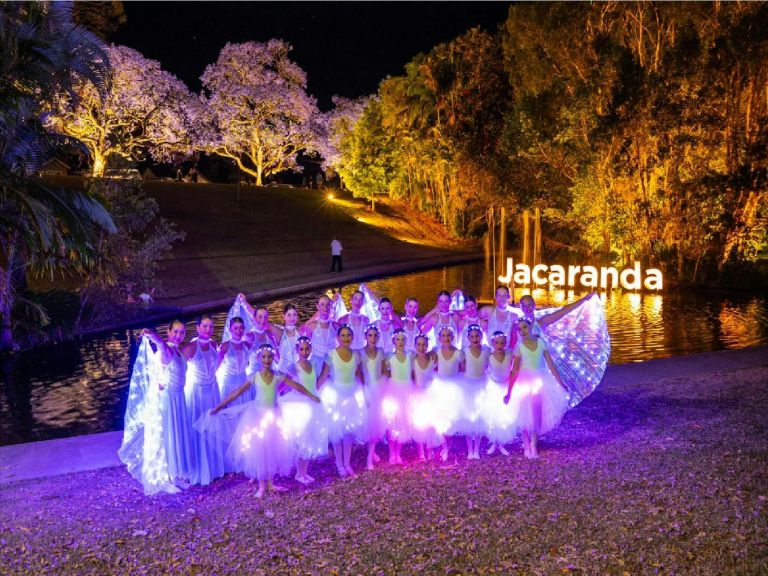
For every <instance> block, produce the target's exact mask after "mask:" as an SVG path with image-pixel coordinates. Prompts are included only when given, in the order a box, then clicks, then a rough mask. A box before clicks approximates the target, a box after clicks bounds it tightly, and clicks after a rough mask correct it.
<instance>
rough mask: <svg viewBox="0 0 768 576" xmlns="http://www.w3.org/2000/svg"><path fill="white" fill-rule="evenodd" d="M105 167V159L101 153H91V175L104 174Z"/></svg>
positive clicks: (99, 176)
mask: <svg viewBox="0 0 768 576" xmlns="http://www.w3.org/2000/svg"><path fill="white" fill-rule="evenodd" d="M106 169H107V159H106V158H105V157H104V155H103V154H101V153H99V152H94V153H93V172H92V174H93V176H94V177H95V178H101V177H102V176H104V172H105V171H106Z"/></svg>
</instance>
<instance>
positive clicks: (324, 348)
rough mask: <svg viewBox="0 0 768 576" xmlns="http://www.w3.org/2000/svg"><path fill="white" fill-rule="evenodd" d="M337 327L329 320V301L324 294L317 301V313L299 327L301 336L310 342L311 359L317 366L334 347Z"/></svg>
mask: <svg viewBox="0 0 768 576" xmlns="http://www.w3.org/2000/svg"><path fill="white" fill-rule="evenodd" d="M336 331H337V326H336V324H335V323H334V322H333V321H332V320H331V299H330V298H328V296H326V295H325V294H322V295H320V297H319V298H318V299H317V312H316V313H315V315H314V316H313V318H312V319H310V320H308V321H307V323H306V324H304V326H302V327H301V335H302V336H306V337H307V338H309V339H310V340H311V341H312V358H313V360H317V362H318V363H319V364H322V362H323V361H324V360H325V355H326V354H327V353H328V351H329V350H332V349H333V348H335V347H336Z"/></svg>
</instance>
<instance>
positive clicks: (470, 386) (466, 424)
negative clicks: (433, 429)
mask: <svg viewBox="0 0 768 576" xmlns="http://www.w3.org/2000/svg"><path fill="white" fill-rule="evenodd" d="M467 334H468V337H469V347H468V348H466V349H465V350H463V352H464V363H465V369H464V379H463V380H464V418H462V424H463V425H462V428H463V430H464V433H465V434H466V438H467V459H468V460H479V459H480V441H481V440H482V438H483V431H484V430H483V429H484V424H485V423H484V422H483V418H482V409H483V397H484V395H485V386H486V384H487V382H486V376H485V370H486V367H487V365H488V349H487V348H485V347H484V346H483V330H482V328H480V326H479V325H477V324H473V325H471V326H470V327H469V330H468V331H467Z"/></svg>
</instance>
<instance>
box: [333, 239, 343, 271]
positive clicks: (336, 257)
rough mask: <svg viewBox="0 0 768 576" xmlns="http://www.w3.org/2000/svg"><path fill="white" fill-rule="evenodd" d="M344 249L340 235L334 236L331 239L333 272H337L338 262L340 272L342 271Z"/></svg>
mask: <svg viewBox="0 0 768 576" xmlns="http://www.w3.org/2000/svg"><path fill="white" fill-rule="evenodd" d="M342 250H343V248H342V246H341V242H339V237H338V236H334V237H333V241H331V272H337V270H336V265H337V264H338V267H339V269H338V272H341V251H342Z"/></svg>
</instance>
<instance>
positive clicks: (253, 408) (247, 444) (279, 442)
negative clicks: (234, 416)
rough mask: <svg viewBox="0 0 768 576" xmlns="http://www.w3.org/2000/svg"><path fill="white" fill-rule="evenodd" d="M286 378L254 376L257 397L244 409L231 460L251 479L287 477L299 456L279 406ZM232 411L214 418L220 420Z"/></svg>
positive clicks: (233, 437) (229, 454) (230, 447)
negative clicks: (279, 390) (268, 380)
mask: <svg viewBox="0 0 768 576" xmlns="http://www.w3.org/2000/svg"><path fill="white" fill-rule="evenodd" d="M282 378H283V375H282V374H281V373H280V372H274V373H273V375H272V381H271V382H269V383H268V382H265V381H264V378H263V376H262V375H261V372H257V373H255V374H254V375H253V376H252V387H253V389H254V391H255V398H254V399H253V400H251V401H250V402H248V403H247V404H245V405H244V406H243V407H240V406H238V407H236V408H235V409H236V410H240V409H241V413H240V416H239V418H238V421H237V426H236V428H235V432H234V435H233V436H232V442H231V443H230V444H229V448H228V449H227V457H228V458H229V460H230V461H231V462H232V463H233V464H234V466H235V469H236V470H238V471H241V472H243V473H244V474H245V475H246V476H248V478H253V479H256V480H272V479H273V478H274V476H275V475H276V474H279V475H287V474H288V473H289V472H290V471H291V467H292V466H293V461H294V457H295V450H294V439H293V438H292V436H291V433H290V430H289V428H288V426H286V424H285V422H284V420H283V414H282V411H281V410H280V407H279V406H278V404H277V387H278V385H279V384H280V382H281V381H282ZM226 410H228V409H224V410H222V411H221V412H220V413H219V414H216V415H214V416H213V418H217V417H220V416H221V415H222V413H224V412H226Z"/></svg>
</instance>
